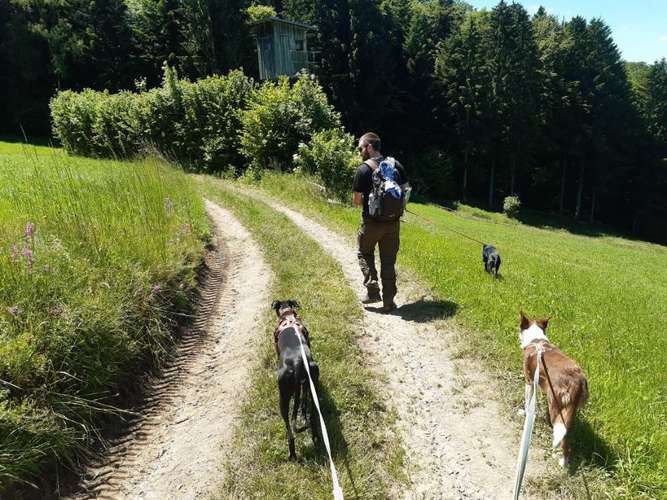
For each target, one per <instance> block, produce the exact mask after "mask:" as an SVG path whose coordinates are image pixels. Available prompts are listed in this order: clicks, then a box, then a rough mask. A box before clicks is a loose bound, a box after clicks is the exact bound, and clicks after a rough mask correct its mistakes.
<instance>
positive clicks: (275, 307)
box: [271, 300, 280, 311]
mask: <svg viewBox="0 0 667 500" xmlns="http://www.w3.org/2000/svg"><path fill="white" fill-rule="evenodd" d="M271 309H273V310H274V311H277V310H278V309H280V301H279V300H274V301H273V304H271Z"/></svg>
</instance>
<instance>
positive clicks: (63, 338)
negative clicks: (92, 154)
mask: <svg viewBox="0 0 667 500" xmlns="http://www.w3.org/2000/svg"><path fill="white" fill-rule="evenodd" d="M207 234H208V226H207V220H206V216H205V212H204V208H203V204H202V201H201V199H200V198H199V196H198V195H197V194H196V192H195V191H194V190H193V189H192V187H191V181H190V179H189V178H188V177H186V176H185V175H184V174H182V173H181V172H178V171H177V170H175V169H173V168H171V167H169V166H166V165H165V164H162V163H159V162H157V161H151V160H146V161H140V162H134V163H126V162H113V161H98V160H90V159H83V158H71V157H67V156H65V155H64V154H62V152H61V151H60V150H56V149H50V148H46V147H39V148H33V147H30V146H25V145H23V144H19V143H13V144H12V143H0V496H2V495H3V492H4V493H5V494H7V492H8V491H9V488H10V487H13V486H15V485H16V484H20V483H23V484H25V483H29V482H34V483H37V484H36V485H37V486H44V483H45V482H48V480H46V478H47V477H49V476H50V477H53V476H54V475H53V474H51V473H49V474H46V473H45V471H46V470H47V469H48V470H52V469H50V467H52V466H54V464H56V463H60V464H65V465H68V464H70V465H71V464H74V463H75V462H76V461H77V459H78V458H79V457H80V456H81V455H82V454H85V453H86V452H87V450H88V449H89V447H90V445H91V444H92V442H93V440H94V439H95V438H96V437H97V435H98V429H99V427H100V424H101V423H102V421H103V420H104V419H105V417H111V416H113V415H118V414H119V413H120V410H118V409H117V408H116V406H118V405H119V404H120V402H121V401H122V400H123V399H124V397H125V396H126V395H127V393H128V391H129V390H131V388H136V382H135V380H136V374H137V373H138V372H141V371H142V370H145V368H146V367H147V366H153V365H155V364H156V363H157V362H159V360H160V359H161V358H162V356H163V354H164V353H165V352H166V350H167V348H168V346H169V345H170V343H171V341H172V333H173V329H174V326H175V323H176V321H177V320H178V318H179V317H181V318H182V316H183V315H187V314H188V313H189V312H190V304H191V299H192V294H193V292H194V287H195V285H196V268H197V266H198V265H199V263H200V260H201V255H202V247H203V239H205V238H206V237H207Z"/></svg>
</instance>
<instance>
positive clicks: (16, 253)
mask: <svg viewBox="0 0 667 500" xmlns="http://www.w3.org/2000/svg"><path fill="white" fill-rule="evenodd" d="M10 256H11V259H12V262H16V261H17V260H19V247H17V246H16V243H14V244H13V245H12V251H11V254H10Z"/></svg>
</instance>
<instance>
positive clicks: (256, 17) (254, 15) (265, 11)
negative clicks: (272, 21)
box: [246, 5, 276, 22]
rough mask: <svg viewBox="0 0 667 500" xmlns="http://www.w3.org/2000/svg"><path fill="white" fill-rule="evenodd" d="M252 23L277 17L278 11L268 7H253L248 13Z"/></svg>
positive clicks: (249, 8)
mask: <svg viewBox="0 0 667 500" xmlns="http://www.w3.org/2000/svg"><path fill="white" fill-rule="evenodd" d="M246 12H247V13H248V18H249V19H250V21H251V22H256V21H262V20H264V19H267V18H269V17H276V9H274V8H273V7H269V6H268V5H251V6H250V7H248V9H247V11H246Z"/></svg>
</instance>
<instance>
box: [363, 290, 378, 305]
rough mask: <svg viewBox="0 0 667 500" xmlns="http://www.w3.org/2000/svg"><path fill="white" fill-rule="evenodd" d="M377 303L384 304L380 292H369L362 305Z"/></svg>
mask: <svg viewBox="0 0 667 500" xmlns="http://www.w3.org/2000/svg"><path fill="white" fill-rule="evenodd" d="M375 302H382V297H381V296H380V292H375V293H371V292H368V293H367V294H366V296H365V297H364V298H363V299H361V303H362V304H374V303H375Z"/></svg>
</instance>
